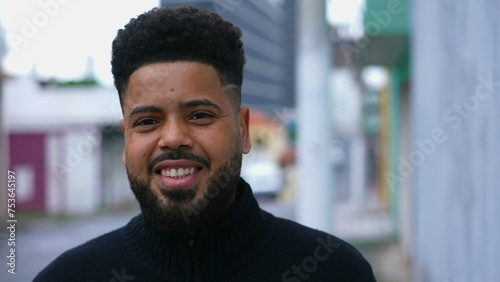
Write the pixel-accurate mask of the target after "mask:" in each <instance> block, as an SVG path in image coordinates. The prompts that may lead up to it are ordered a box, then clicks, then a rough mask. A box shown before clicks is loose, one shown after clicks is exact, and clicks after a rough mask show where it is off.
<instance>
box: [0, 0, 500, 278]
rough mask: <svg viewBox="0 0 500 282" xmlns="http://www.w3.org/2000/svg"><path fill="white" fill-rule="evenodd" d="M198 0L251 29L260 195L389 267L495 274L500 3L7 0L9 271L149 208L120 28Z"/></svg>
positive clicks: (1, 92)
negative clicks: (127, 145)
mask: <svg viewBox="0 0 500 282" xmlns="http://www.w3.org/2000/svg"><path fill="white" fill-rule="evenodd" d="M188 3H190V4H194V5H199V6H202V7H205V8H208V9H210V10H212V11H215V12H217V13H219V14H221V15H222V16H223V17H225V18H226V19H228V20H230V21H232V22H234V23H235V24H236V25H238V26H240V27H241V29H242V31H243V41H244V45H245V52H246V55H247V64H246V66H245V74H244V77H245V78H244V83H243V103H244V104H246V105H248V106H250V108H251V120H250V130H251V138H252V142H253V149H252V151H251V152H250V153H249V154H248V155H245V158H244V164H243V168H242V175H243V177H244V178H245V179H246V180H248V181H249V182H250V183H251V185H252V187H253V189H254V192H255V194H256V195H257V197H258V200H259V202H260V204H261V206H262V207H263V208H264V209H266V210H269V211H271V212H272V213H274V214H275V215H277V216H281V217H285V218H290V219H293V220H296V221H299V222H300V223H302V224H304V225H308V226H311V227H314V228H318V229H321V230H325V231H327V232H330V233H333V234H335V235H336V236H338V237H340V238H343V239H344V240H346V241H348V242H350V243H352V244H353V245H355V246H356V247H357V248H359V250H360V251H361V252H362V253H363V255H364V256H365V257H366V258H367V259H368V260H369V262H370V263H371V264H372V267H373V269H374V272H375V275H376V277H377V280H378V281H387V282H392V281H418V282H428V281H429V282H431V281H436V282H438V281H439V282H445V281H446V282H448V281H449V282H465V281H467V282H469V281H481V282H484V281H486V282H489V281H491V282H493V281H500V268H499V267H498V264H499V262H500V240H499V239H498V238H500V219H499V218H500V205H498V203H496V201H497V200H498V199H500V146H499V144H500V111H499V110H498V109H499V108H500V98H499V94H498V88H499V86H500V55H499V52H498V50H500V29H498V26H499V25H500V19H499V18H498V16H497V11H499V10H500V1H492V0H482V1H472V0H455V1H448V0H440V1H434V0H419V1H410V0H326V1H325V0H287V1H285V0H248V1H242V0H205V1H202V0H195V1H188V0H185V1H167V0H165V1H152V0H147V1H118V0H108V1H97V0H87V1H83V0H37V1H14V0H0V61H1V64H0V66H1V68H0V78H1V80H0V83H1V87H0V108H1V115H0V128H1V141H0V156H1V158H0V159H1V163H0V170H1V173H0V182H1V183H2V184H1V186H0V187H1V191H0V192H1V193H0V197H1V198H0V220H1V222H0V226H1V227H2V228H0V255H1V256H0V261H1V262H2V263H1V264H0V265H1V267H0V280H1V281H31V280H32V279H33V277H34V276H35V275H36V274H37V273H38V272H39V271H40V270H41V269H42V268H43V267H45V266H46V265H47V264H48V263H49V262H50V261H52V260H53V259H54V258H55V257H57V256H58V255H59V254H60V253H62V252H63V251H65V250H67V249H69V248H72V247H74V246H77V245H79V244H81V243H83V242H85V241H87V240H89V239H91V238H94V237H95V236H98V235H100V234H103V233H105V232H108V231H111V230H113V229H115V228H118V227H120V226H122V225H124V224H125V223H126V222H127V221H128V220H129V219H130V218H131V217H132V216H133V215H135V214H136V213H138V211H139V209H138V206H137V204H136V202H135V199H134V197H133V195H132V193H131V192H130V190H129V186H128V181H127V178H126V175H125V170H124V168H123V165H122V164H121V152H122V150H123V135H122V133H121V130H120V128H119V125H118V121H119V119H120V118H121V109H120V105H119V101H118V95H117V93H116V90H115V89H114V88H113V84H112V76H111V71H110V69H111V68H110V63H109V62H110V50H111V42H112V40H113V38H114V36H115V34H116V31H117V30H118V29H119V28H121V27H123V26H124V25H125V24H126V23H127V22H128V21H129V19H130V18H132V17H135V16H137V15H138V14H140V13H142V12H144V11H146V10H149V9H150V8H152V7H155V6H160V5H178V4H188ZM8 170H11V171H13V172H15V181H16V182H15V183H16V190H15V193H16V198H15V200H16V207H15V219H17V223H16V274H15V275H12V274H10V273H8V272H7V269H8V266H6V263H7V262H8V258H7V256H8V255H9V250H8V249H9V247H8V239H9V236H10V232H9V229H6V228H5V227H6V226H8V220H9V219H11V218H9V217H8V213H7V204H8V200H7V198H8V192H9V191H8V186H7V183H8Z"/></svg>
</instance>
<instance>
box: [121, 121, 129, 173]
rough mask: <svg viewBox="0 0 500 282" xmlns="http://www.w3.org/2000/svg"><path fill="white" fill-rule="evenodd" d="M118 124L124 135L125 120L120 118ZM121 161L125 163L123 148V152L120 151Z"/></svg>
mask: <svg viewBox="0 0 500 282" xmlns="http://www.w3.org/2000/svg"><path fill="white" fill-rule="evenodd" d="M120 126H121V128H122V132H123V135H125V121H124V120H123V119H121V120H120ZM122 163H123V164H124V165H127V164H126V162H125V149H123V153H122Z"/></svg>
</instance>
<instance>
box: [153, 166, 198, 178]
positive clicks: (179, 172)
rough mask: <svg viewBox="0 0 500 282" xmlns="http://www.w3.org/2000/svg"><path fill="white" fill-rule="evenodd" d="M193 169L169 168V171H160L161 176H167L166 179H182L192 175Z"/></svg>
mask: <svg viewBox="0 0 500 282" xmlns="http://www.w3.org/2000/svg"><path fill="white" fill-rule="evenodd" d="M195 170H196V169H195V168H194V167H191V168H182V167H181V168H178V169H175V168H171V169H162V170H161V175H163V176H167V177H172V178H182V177H186V176H188V175H190V174H193V173H194V172H195Z"/></svg>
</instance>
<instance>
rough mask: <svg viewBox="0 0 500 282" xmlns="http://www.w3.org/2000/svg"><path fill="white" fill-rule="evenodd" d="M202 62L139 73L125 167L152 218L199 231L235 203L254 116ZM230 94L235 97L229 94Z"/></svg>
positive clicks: (125, 126)
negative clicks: (250, 115) (239, 105)
mask: <svg viewBox="0 0 500 282" xmlns="http://www.w3.org/2000/svg"><path fill="white" fill-rule="evenodd" d="M230 87H234V86H222V85H221V83H220V79H219V76H218V75H217V72H216V70H215V69H214V68H213V67H211V66H210V65H207V64H203V63H198V62H186V61H180V62H166V63H154V64H150V65H146V66H143V67H141V68H139V69H137V70H136V71H135V72H134V73H132V75H131V76H130V79H129V84H128V87H127V90H126V92H125V93H124V94H125V95H124V97H123V112H124V118H123V119H122V120H121V121H120V124H121V126H122V130H123V132H124V134H125V151H124V153H123V162H124V164H125V166H126V168H127V174H128V177H129V181H130V184H131V188H132V191H133V192H134V194H135V196H136V197H137V199H138V201H139V204H140V205H141V209H142V211H143V213H144V215H145V217H146V219H147V220H149V221H151V222H152V223H153V224H155V225H157V226H158V227H159V228H164V229H172V230H175V231H179V232H184V233H192V232H194V231H196V230H198V229H199V228H202V227H203V226H204V225H209V224H212V223H213V222H214V221H216V220H217V219H218V218H220V217H221V216H222V215H223V214H224V212H226V211H227V209H228V208H230V207H231V205H232V204H233V202H234V196H235V189H236V184H237V182H238V178H239V173H240V169H241V158H242V153H248V152H249V151H250V147H251V144H250V139H249V134H248V119H249V111H248V108H247V107H243V108H241V109H238V108H236V107H235V105H233V104H232V103H231V97H230V95H234V94H233V93H228V90H229V89H230ZM229 92H230V91H229Z"/></svg>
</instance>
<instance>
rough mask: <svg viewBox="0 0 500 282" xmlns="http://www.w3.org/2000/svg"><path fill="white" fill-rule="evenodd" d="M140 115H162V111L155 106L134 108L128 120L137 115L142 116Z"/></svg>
mask: <svg viewBox="0 0 500 282" xmlns="http://www.w3.org/2000/svg"><path fill="white" fill-rule="evenodd" d="M142 113H163V110H162V109H161V108H158V107H156V106H140V107H137V108H134V109H133V110H132V112H130V114H129V115H128V118H129V119H130V118H132V117H133V116H135V115H137V114H142Z"/></svg>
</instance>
